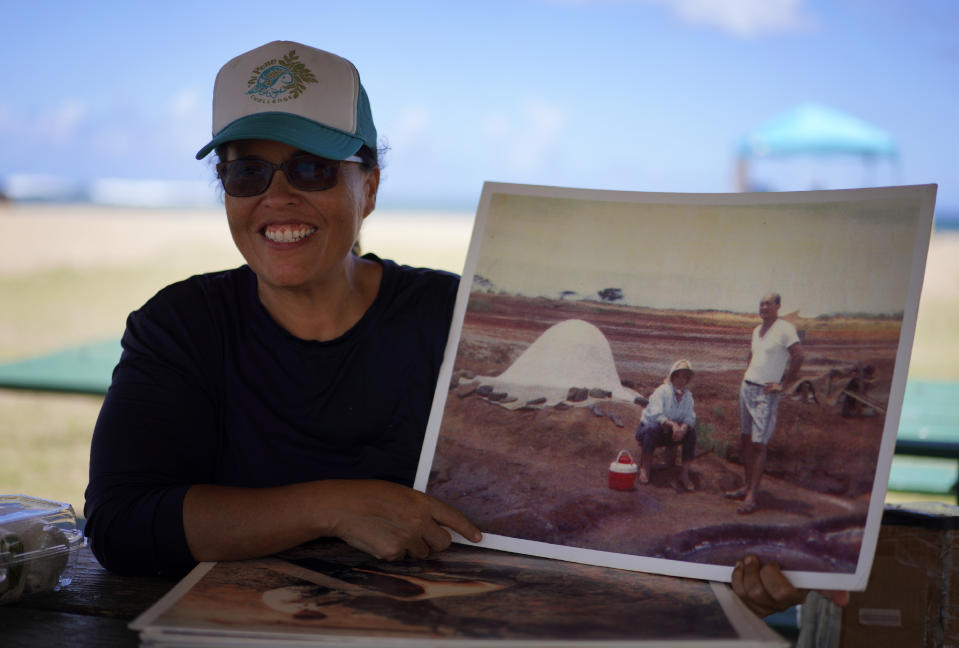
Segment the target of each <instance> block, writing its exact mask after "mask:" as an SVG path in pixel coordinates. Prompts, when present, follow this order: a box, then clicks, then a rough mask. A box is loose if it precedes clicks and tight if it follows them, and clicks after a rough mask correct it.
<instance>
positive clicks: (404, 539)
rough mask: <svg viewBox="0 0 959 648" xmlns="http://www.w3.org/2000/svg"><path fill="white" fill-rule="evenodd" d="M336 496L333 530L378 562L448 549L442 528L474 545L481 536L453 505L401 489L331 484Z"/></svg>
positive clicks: (375, 484) (367, 483) (447, 535)
mask: <svg viewBox="0 0 959 648" xmlns="http://www.w3.org/2000/svg"><path fill="white" fill-rule="evenodd" d="M332 486H334V487H337V491H338V492H339V493H341V494H342V496H341V497H340V498H338V502H339V507H340V513H339V515H338V520H339V521H338V523H337V524H336V525H335V527H334V529H333V531H334V533H333V534H334V535H337V536H338V537H340V538H341V539H343V540H345V541H347V542H348V543H349V544H351V545H353V546H354V547H357V548H358V549H362V550H363V551H366V552H367V553H370V554H372V555H374V556H376V557H377V558H380V559H383V560H396V559H400V558H403V557H405V556H412V557H414V558H425V557H426V556H428V555H429V554H430V553H431V552H433V551H442V550H444V549H446V548H448V547H449V545H450V542H451V541H452V538H451V537H450V533H449V531H448V530H447V529H446V528H444V527H448V528H449V529H452V530H453V531H455V532H456V533H459V534H460V535H462V536H463V537H465V538H467V539H469V540H471V541H473V542H477V541H479V539H480V538H481V537H482V535H481V534H480V531H479V529H478V528H476V526H475V525H474V524H473V523H472V522H470V520H469V519H468V518H467V517H466V516H465V515H463V514H462V513H460V512H459V511H457V510H456V509H454V508H453V507H451V506H449V505H447V504H444V503H443V502H440V501H439V500H436V499H434V498H432V497H430V496H429V495H426V494H424V493H420V492H418V491H414V490H412V489H410V488H407V487H405V486H400V485H398V484H393V483H389V482H380V481H358V482H352V483H348V482H342V483H339V484H333V485H332Z"/></svg>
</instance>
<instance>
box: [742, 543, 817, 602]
mask: <svg viewBox="0 0 959 648" xmlns="http://www.w3.org/2000/svg"><path fill="white" fill-rule="evenodd" d="M732 588H733V591H734V592H735V593H736V594H737V595H738V596H739V598H741V599H742V600H743V602H744V603H745V604H746V606H747V607H749V609H750V610H752V611H753V612H755V613H756V614H757V615H759V616H768V615H770V614H772V613H773V612H781V611H783V610H785V609H788V608H790V607H792V606H793V605H796V604H798V603H802V602H803V601H804V600H805V598H806V592H805V590H800V589H797V588H795V587H794V586H793V584H792V583H790V582H789V579H788V578H786V576H785V574H783V573H782V570H781V569H780V568H779V565H776V564H775V563H769V564H767V565H760V563H759V559H758V558H756V556H753V555H748V556H746V558H745V559H743V560H742V561H740V562H738V563H736V568H735V569H733V577H732Z"/></svg>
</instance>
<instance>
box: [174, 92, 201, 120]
mask: <svg viewBox="0 0 959 648" xmlns="http://www.w3.org/2000/svg"><path fill="white" fill-rule="evenodd" d="M199 107H200V95H199V93H198V92H197V91H196V90H193V89H192V88H181V89H180V90H178V91H177V92H175V93H174V94H173V97H172V98H171V99H170V101H169V103H168V104H167V110H168V111H169V113H170V115H171V116H172V117H174V118H175V119H183V118H189V117H191V116H193V114H194V113H196V112H197V111H198V109H199Z"/></svg>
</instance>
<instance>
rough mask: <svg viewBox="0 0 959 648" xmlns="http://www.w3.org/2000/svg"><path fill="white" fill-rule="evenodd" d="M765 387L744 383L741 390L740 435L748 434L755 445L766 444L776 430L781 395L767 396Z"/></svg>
mask: <svg viewBox="0 0 959 648" xmlns="http://www.w3.org/2000/svg"><path fill="white" fill-rule="evenodd" d="M763 387H764V386H763V385H757V384H755V383H748V382H745V381H744V382H743V385H742V387H741V388H740V389H739V433H740V434H743V435H747V434H748V435H749V436H750V437H751V438H752V440H753V443H763V444H766V443H769V439H770V438H772V435H773V430H774V429H776V412H778V411H779V396H780V394H779V393H778V392H777V393H773V394H765V393H763Z"/></svg>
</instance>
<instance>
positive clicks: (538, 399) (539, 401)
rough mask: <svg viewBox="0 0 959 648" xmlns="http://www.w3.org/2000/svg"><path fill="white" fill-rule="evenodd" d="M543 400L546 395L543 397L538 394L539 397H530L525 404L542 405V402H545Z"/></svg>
mask: <svg viewBox="0 0 959 648" xmlns="http://www.w3.org/2000/svg"><path fill="white" fill-rule="evenodd" d="M545 402H546V397H545V396H540V397H539V398H534V399H532V400H528V401H526V404H527V405H542V404H543V403H545Z"/></svg>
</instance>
